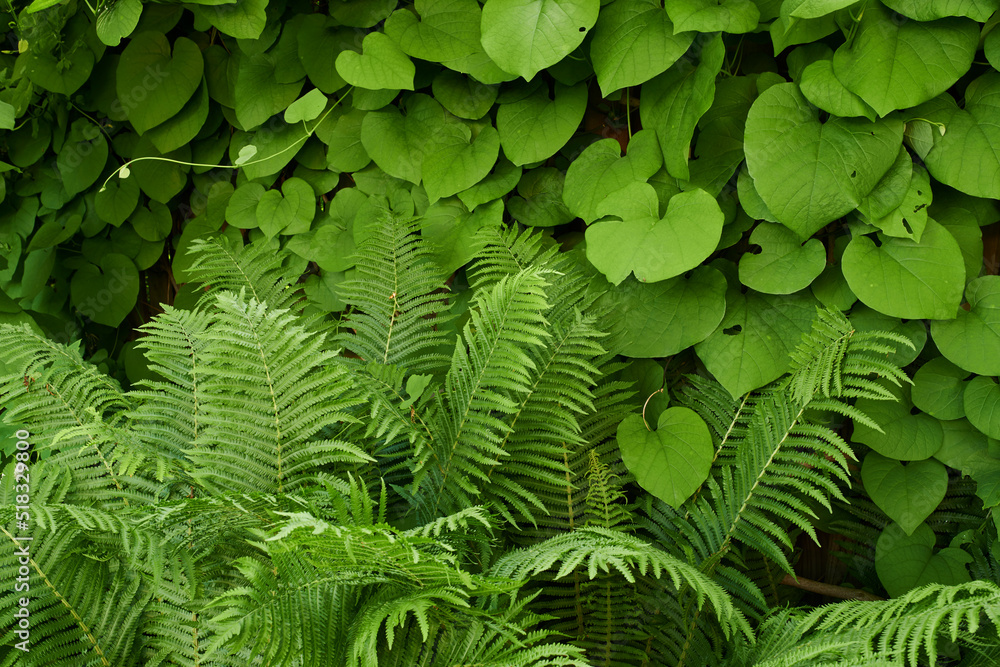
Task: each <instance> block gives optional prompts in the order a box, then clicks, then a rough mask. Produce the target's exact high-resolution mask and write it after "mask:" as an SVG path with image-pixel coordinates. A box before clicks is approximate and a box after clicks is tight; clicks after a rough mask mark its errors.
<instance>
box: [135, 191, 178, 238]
mask: <svg viewBox="0 0 1000 667" xmlns="http://www.w3.org/2000/svg"><path fill="white" fill-rule="evenodd" d="M129 222H131V223H132V229H134V230H135V233H136V234H138V235H139V238H142V239H144V240H146V241H150V242H153V243H155V242H156V241H162V240H163V239H165V238H167V236H169V235H170V230H171V228H172V227H173V225H174V221H173V218H172V217H171V215H170V209H169V208H167V206H166V205H165V204H161V203H160V202H158V201H151V202H149V206H148V207H146V206H140V207H139V208H138V209H136V211H135V213H133V214H132V217H131V219H130V220H129Z"/></svg>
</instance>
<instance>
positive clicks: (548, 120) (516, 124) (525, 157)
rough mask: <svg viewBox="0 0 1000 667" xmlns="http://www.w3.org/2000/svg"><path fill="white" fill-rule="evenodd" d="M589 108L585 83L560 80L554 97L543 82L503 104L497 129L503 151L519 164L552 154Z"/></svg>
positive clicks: (498, 110)
mask: <svg viewBox="0 0 1000 667" xmlns="http://www.w3.org/2000/svg"><path fill="white" fill-rule="evenodd" d="M586 109H587V86H586V84H578V85H575V86H564V85H562V84H560V83H557V84H556V85H555V99H549V94H548V88H547V87H546V86H541V87H539V88H538V89H537V90H535V91H534V92H533V93H532V94H531V95H528V96H527V97H525V98H523V99H519V100H517V101H516V102H509V103H507V104H501V105H500V108H499V109H497V130H498V131H499V132H500V145H501V146H503V152H504V155H506V156H507V159H509V160H510V161H511V162H513V163H514V164H515V165H518V166H520V165H524V164H528V163H531V162H540V161H541V160H545V159H546V158H550V157H552V156H553V155H555V153H556V151H558V150H559V149H560V148H562V147H563V146H564V145H565V144H566V142H567V141H569V139H570V137H572V136H573V134H574V133H575V132H576V130H577V128H579V127H580V121H581V120H583V113H584V111H586Z"/></svg>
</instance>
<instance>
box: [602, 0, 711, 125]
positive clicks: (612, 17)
mask: <svg viewBox="0 0 1000 667" xmlns="http://www.w3.org/2000/svg"><path fill="white" fill-rule="evenodd" d="M694 37H695V33H694V32H681V33H679V34H674V25H673V23H671V22H670V19H669V18H668V17H667V13H666V12H665V11H663V6H662V5H661V4H660V3H659V2H658V1H657V0H617V1H616V2H613V3H611V4H610V5H608V6H607V7H605V8H604V9H602V10H601V15H600V17H598V19H597V25H596V26H594V40H593V41H592V42H591V43H590V59H591V60H592V61H593V63H594V72H595V73H596V74H597V82H598V83H599V84H600V86H601V93H602V94H603V95H604V96H605V97H607V96H608V95H609V94H610V93H612V92H614V91H616V90H618V89H620V88H625V87H626V86H636V85H639V84H640V83H643V82H644V81H649V80H650V79H652V78H653V77H654V76H656V75H657V74H660V73H661V72H664V71H666V69H667V68H668V67H670V66H671V65H672V64H674V63H675V62H676V61H677V59H678V58H680V57H681V56H683V55H684V53H685V52H686V51H687V49H688V47H689V46H691V42H692V40H694ZM713 88H714V86H713ZM642 99H643V100H645V95H643V97H642ZM709 103H711V98H709ZM706 108H707V107H706Z"/></svg>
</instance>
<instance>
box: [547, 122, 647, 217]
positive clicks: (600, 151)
mask: <svg viewBox="0 0 1000 667" xmlns="http://www.w3.org/2000/svg"><path fill="white" fill-rule="evenodd" d="M662 163H663V158H662V155H661V153H660V146H659V144H658V143H657V141H656V134H654V133H653V131H652V130H640V131H639V132H637V133H636V134H635V135H634V136H633V137H632V140H631V141H629V144H628V153H627V154H626V155H625V156H624V157H622V155H621V144H619V143H618V141H617V140H616V139H601V140H600V141H596V142H594V143H592V144H591V145H590V146H587V148H585V149H584V151H583V152H582V153H580V155H579V156H577V158H576V159H575V160H573V162H572V164H570V166H569V169H568V170H567V171H566V183H565V186H564V188H563V201H564V202H565V203H566V207H567V208H568V209H569V210H570V211H572V212H573V214H574V215H576V216H578V217H580V218H583V220H584V221H585V222H588V223H589V222H593V221H594V220H596V219H597V218H598V217H600V216H599V215H598V213H597V207H598V205H599V204H600V203H601V202H602V201H604V199H605V198H606V197H608V196H609V195H611V194H612V193H614V192H617V191H618V190H621V189H622V188H624V187H625V186H627V185H630V184H632V183H645V182H646V181H647V180H649V178H650V177H651V176H652V175H653V174H655V173H656V172H657V171H659V169H660V166H661V165H662Z"/></svg>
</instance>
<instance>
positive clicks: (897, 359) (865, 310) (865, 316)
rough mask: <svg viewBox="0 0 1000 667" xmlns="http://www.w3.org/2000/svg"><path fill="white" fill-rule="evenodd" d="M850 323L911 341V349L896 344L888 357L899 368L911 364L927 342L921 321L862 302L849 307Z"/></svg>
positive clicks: (860, 329) (856, 327)
mask: <svg viewBox="0 0 1000 667" xmlns="http://www.w3.org/2000/svg"><path fill="white" fill-rule="evenodd" d="M851 324H852V325H854V328H855V329H857V330H858V331H891V332H893V333H898V334H902V335H903V336H906V337H907V338H909V339H910V341H911V342H912V343H913V348H912V349H911V348H909V347H906V346H905V345H897V346H896V351H895V352H893V353H892V354H890V355H889V357H888V361H889V362H890V363H892V364H895V365H897V366H899V367H900V368H903V367H906V366H909V365H910V364H912V363H913V362H914V361H915V360H916V358H917V357H918V356H919V355H920V352H921V351H922V350H923V349H924V346H925V345H926V344H927V326H926V325H925V324H924V323H923V322H922V321H920V320H907V321H903V320H902V319H900V318H898V317H892V316H890V315H886V314H885V313H880V312H879V311H877V310H872V309H871V308H869V307H868V306H865V305H864V304H860V303H859V304H855V306H854V308H852V309H851Z"/></svg>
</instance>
